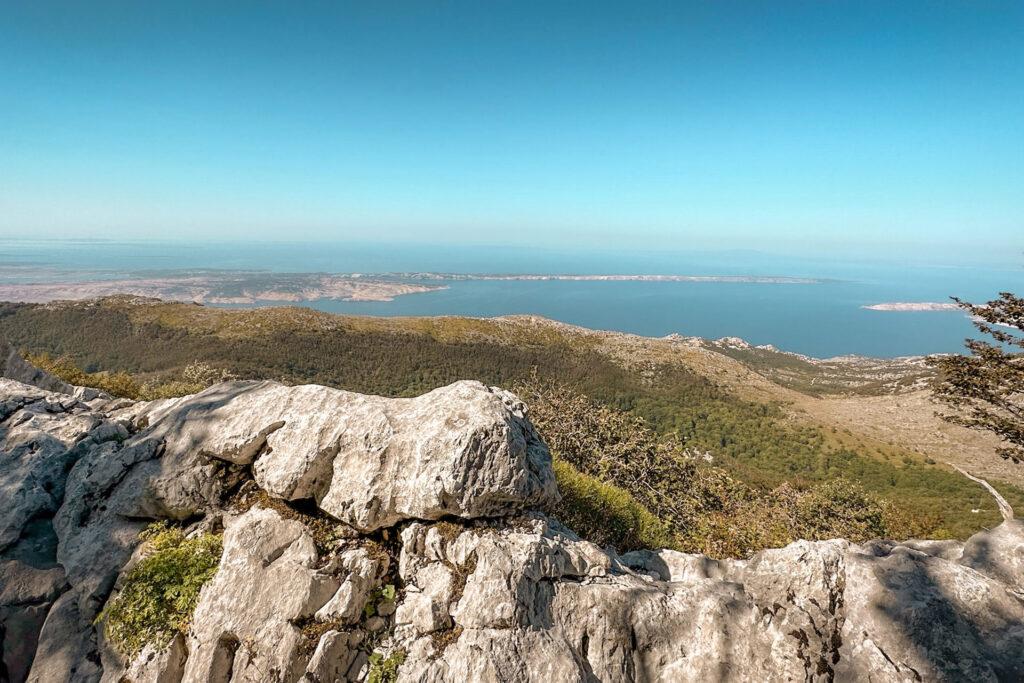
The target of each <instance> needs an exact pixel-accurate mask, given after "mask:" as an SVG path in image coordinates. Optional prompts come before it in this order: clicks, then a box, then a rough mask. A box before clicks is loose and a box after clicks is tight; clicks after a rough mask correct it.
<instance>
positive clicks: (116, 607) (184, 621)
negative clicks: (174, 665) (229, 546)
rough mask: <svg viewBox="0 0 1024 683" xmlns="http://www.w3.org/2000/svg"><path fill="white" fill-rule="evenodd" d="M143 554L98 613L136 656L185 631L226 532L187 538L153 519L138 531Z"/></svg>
mask: <svg viewBox="0 0 1024 683" xmlns="http://www.w3.org/2000/svg"><path fill="white" fill-rule="evenodd" d="M139 538H141V539H142V540H143V543H144V544H145V545H144V546H143V552H144V556H143V558H142V559H141V560H140V561H139V563H138V564H136V565H135V566H134V567H132V569H131V570H130V571H129V572H128V575H127V576H126V577H125V581H124V586H123V587H122V588H121V591H120V592H119V593H118V594H117V595H116V596H115V597H114V598H113V599H112V600H111V601H110V602H109V603H108V605H107V607H106V609H104V610H103V612H102V613H101V614H100V616H99V617H98V618H97V621H99V620H102V621H103V622H104V632H105V633H106V636H107V638H108V639H109V640H110V641H111V642H113V643H114V644H115V645H116V646H117V647H118V649H120V650H121V651H122V652H124V653H126V654H129V655H135V654H137V653H138V652H139V650H141V649H142V648H143V647H144V646H145V645H147V644H149V643H152V644H153V645H155V646H156V647H158V648H162V647H165V646H166V645H167V644H168V643H170V642H171V638H173V637H174V634H175V633H179V632H180V633H185V632H186V631H187V630H188V626H189V620H190V619H191V618H192V612H193V611H194V610H195V607H196V602H197V601H198V600H199V591H200V589H201V588H202V587H203V584H205V583H206V582H207V581H209V580H210V579H212V578H213V576H214V575H215V574H216V573H217V567H218V565H219V564H220V556H221V550H222V548H221V537H220V536H215V535H213V534H200V535H198V536H194V537H192V538H186V537H185V535H184V533H183V532H182V531H181V529H176V528H170V527H168V526H167V524H166V523H163V522H161V523H159V524H152V525H150V526H149V528H147V529H146V530H145V531H143V532H142V534H141V535H140V536H139Z"/></svg>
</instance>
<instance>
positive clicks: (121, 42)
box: [0, 0, 1024, 253]
mask: <svg viewBox="0 0 1024 683" xmlns="http://www.w3.org/2000/svg"><path fill="white" fill-rule="evenodd" d="M0 16H2V17H3V18H2V20H0V237H4V236H8V237H10V236H22V235H27V236H31V237H33V238H44V239H45V238H53V239H69V238H132V239H145V238H163V239H176V238H181V239H220V240H277V239H288V240H311V241H316V240H322V241H323V240H331V241H338V240H380V241H385V242H386V241H417V242H428V243H437V244H448V243H451V244H467V243H473V244H516V245H536V246H538V247H543V246H552V247H571V246H574V245H579V246H588V247H612V248H619V247H621V248H629V247H643V248H646V249H652V248H653V249H658V248H666V249H668V248H686V247H693V248H701V249H705V248H754V249H774V250H781V251H803V250H820V251H823V252H842V251H844V250H882V251H890V252H892V251H896V252H900V251H914V250H922V249H933V250H942V249H946V250H952V251H954V252H955V251H957V250H963V249H975V250H977V249H981V250H988V251H990V252H992V253H1006V252H1016V253H1021V252H1022V251H1024V3H1020V2H995V1H993V2H986V1H979V0H971V1H969V2H968V1H965V2H942V1H940V0H926V1H923V2H915V1H911V0H900V2H892V1H891V0H887V1H885V2H872V1H862V2H841V1H838V0H828V1H825V0H819V1H816V2H798V1H786V0H775V1H770V2H766V1H764V0H757V1H751V2H730V1H728V0H717V1H716V2H693V3H686V2H681V1H676V2H664V3H659V2H622V3H610V2H602V1H600V0H587V1H585V2H570V1H560V0H544V1H543V2H533V1H532V0H517V1H516V2H504V1H494V2H481V1H480V0H470V1H467V2H441V1H431V0H415V1H410V2H406V1H404V0H386V1H366V0H363V1H360V2H345V1H341V0H337V1H332V2H318V1H316V0H303V2H298V3H296V2H271V1H261V2H213V1H210V2H183V1H178V2H138V1H137V0H132V1H131V2H122V1H118V0H105V1H104V2H99V3H88V2H80V1H78V0H76V1H74V2H48V1H46V0H38V1H34V2H20V1H19V2H8V1H7V0H0Z"/></svg>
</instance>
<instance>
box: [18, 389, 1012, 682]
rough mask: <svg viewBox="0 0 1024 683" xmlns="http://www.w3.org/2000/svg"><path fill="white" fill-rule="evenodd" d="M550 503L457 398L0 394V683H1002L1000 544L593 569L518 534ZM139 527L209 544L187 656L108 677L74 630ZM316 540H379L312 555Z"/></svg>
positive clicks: (486, 414)
mask: <svg viewBox="0 0 1024 683" xmlns="http://www.w3.org/2000/svg"><path fill="white" fill-rule="evenodd" d="M250 470H251V472H252V477H253V479H254V480H255V484H254V483H253V482H252V481H251V480H249V479H248V474H247V473H248V472H249V471H250ZM243 481H244V482H246V483H245V486H246V487H254V486H255V485H256V484H258V485H259V486H260V487H262V489H263V493H261V494H260V495H259V497H258V498H257V499H249V500H248V502H247V503H246V505H248V504H251V503H253V501H254V500H255V505H254V506H252V507H250V508H248V509H246V507H245V505H241V506H240V507H233V505H232V504H229V502H228V501H229V494H230V495H234V492H235V491H236V490H237V489H238V488H239V487H240V486H241V485H242V484H243ZM553 481H554V480H553V475H552V472H551V466H550V456H549V454H548V452H547V450H546V448H544V446H543V444H542V442H541V441H540V438H539V437H538V436H537V434H536V432H535V431H534V430H533V428H532V426H530V423H529V421H528V420H527V419H526V416H525V414H524V411H523V407H522V404H521V403H519V402H518V400H517V399H515V397H513V396H512V395H511V394H508V393H507V392H504V391H501V390H499V389H488V388H487V387H485V386H483V385H482V384H479V383H475V382H459V383H456V384H454V385H452V386H450V387H445V388H443V389H439V390H437V391H434V392H431V393H429V394H425V395H424V396H421V397H419V398H416V399H384V398H380V397H369V396H360V395H357V394H351V393H349V392H342V391H337V390H333V389H327V388H324V387H284V386H282V385H279V384H275V383H272V382H262V383H253V382H231V383H225V384H221V385H217V386H215V387H211V388H210V389H208V390H207V391H204V392H202V393H200V394H197V395H195V396H190V397H183V398H180V399H171V400H164V401H154V402H151V403H132V402H125V401H112V400H109V399H107V398H104V397H102V396H93V397H91V398H89V397H88V396H87V394H86V393H84V392H78V394H77V397H75V396H71V395H68V394H60V393H53V392H48V391H45V390H42V389H39V388H36V387H32V386H28V385H25V384H21V383H18V382H13V381H10V380H3V379H0V496H3V500H4V503H5V511H4V512H5V514H4V515H3V516H2V517H0V619H2V623H0V640H2V650H3V657H4V659H3V668H0V678H3V677H4V676H6V677H7V678H9V679H10V680H12V681H15V682H16V683H21V682H22V681H24V680H26V679H27V680H30V681H38V682H40V683H51V682H57V683H61V682H64V681H88V682H89V683H94V682H96V681H102V682H103V683H116V682H117V681H121V680H122V679H125V678H126V679H129V680H132V681H135V682H136V683H138V682H139V681H154V682H160V683H165V682H171V681H174V682H175V683H176V682H177V681H188V682H189V683H191V682H193V681H197V682H206V681H231V682H233V683H239V682H243V681H244V682H249V681H253V682H255V681H266V680H279V681H297V680H303V681H306V682H307V683H316V682H318V681H319V682H321V683H323V682H324V681H357V680H358V681H362V680H365V679H366V677H367V676H368V672H369V669H370V664H369V659H368V653H370V652H373V651H379V652H382V653H391V652H403V653H405V661H404V663H403V664H402V666H401V668H400V671H399V680H401V681H434V682H441V681H466V680H474V681H517V682H530V681H539V682H543V683H549V682H551V681H562V680H572V681H576V680H580V681H597V680H608V681H702V682H703V681H705V680H707V681H718V680H758V681H762V680H763V681H789V680H805V681H826V680H840V681H859V680H876V681H904V680H906V681H911V680H913V681H918V680H937V681H945V680H950V681H952V680H963V679H971V680H975V679H976V680H978V681H1001V680H1024V579H1022V576H1024V522H1021V521H1019V520H1010V521H1007V522H1004V523H1003V524H1001V525H1000V526H998V527H996V528H994V529H992V530H989V531H985V532H982V533H980V534H976V535H975V536H973V537H972V538H971V539H969V540H968V541H967V542H966V543H960V542H956V541H907V542H904V543H895V542H888V541H875V542H872V543H867V544H863V545H855V544H851V543H849V542H846V541H842V540H832V541H821V542H807V541H799V542H797V543H793V544H791V545H789V546H787V547H785V548H779V549H773V550H766V551H763V552H761V553H758V554H757V555H755V556H754V557H752V558H750V559H748V560H714V559H710V558H707V557H704V556H700V555H689V554H685V553H679V552H674V551H670V550H651V551H636V552H632V553H627V554H626V555H623V556H621V557H620V556H617V555H616V554H614V552H612V551H605V550H602V549H601V548H599V547H597V546H596V545H594V544H593V543H589V542H587V541H584V540H581V539H580V538H578V537H577V536H576V535H575V534H574V533H573V532H572V531H570V530H569V529H566V528H565V527H563V526H562V525H561V524H559V523H558V522H557V521H556V520H553V519H550V518H548V517H546V516H545V515H544V514H542V513H541V512H536V511H532V512H531V511H530V510H531V509H534V508H537V507H540V506H543V505H547V504H550V503H551V502H552V501H554V500H555V498H556V496H557V494H556V492H555V491H554V483H553ZM268 496H270V497H269V498H268ZM275 496H276V497H277V498H283V499H286V500H290V501H293V503H291V507H289V505H288V504H286V503H285V502H284V501H282V500H274V499H273V497H275ZM524 511H526V512H524ZM442 517H444V518H445V521H444V522H441V523H427V522H429V521H431V520H436V519H439V518H442ZM480 517H488V518H490V519H489V520H485V521H481V520H478V519H475V518H480ZM156 519H160V520H176V521H178V522H180V523H182V524H183V525H185V526H186V528H187V530H189V531H199V530H205V531H207V532H214V533H219V532H220V531H221V529H223V549H224V550H223V556H222V558H221V562H220V565H219V567H218V569H217V572H216V574H215V576H214V578H213V579H212V580H210V581H209V582H208V583H207V584H206V585H205V586H203V588H202V590H201V592H200V594H199V599H198V604H197V606H196V609H195V612H194V614H193V615H192V620H191V627H190V629H189V632H188V633H187V634H182V635H178V636H176V637H175V638H173V639H172V641H171V644H170V645H169V646H168V647H167V648H164V649H163V650H159V651H157V650H155V649H154V648H152V647H147V648H145V649H144V650H143V651H142V652H141V653H140V654H139V655H138V656H136V657H133V658H130V659H129V658H127V657H126V656H125V655H123V654H122V653H119V652H117V651H116V650H115V649H114V648H113V646H112V645H111V644H110V643H108V642H107V641H106V640H105V637H104V635H103V633H102V628H101V627H100V626H95V625H94V620H95V618H96V615H97V614H98V613H99V611H100V609H101V608H102V607H103V605H104V604H105V603H106V602H107V601H108V600H109V599H110V597H111V595H112V591H113V590H114V587H115V586H116V585H118V583H117V582H118V581H119V580H121V581H122V583H123V580H124V577H125V576H126V573H127V572H128V571H129V570H130V568H131V567H132V566H133V563H134V562H135V561H136V560H137V559H138V558H139V557H140V555H141V552H142V551H140V550H139V547H138V546H139V540H138V534H139V532H140V531H141V530H142V529H143V528H145V526H146V525H147V524H148V523H149V522H150V521H151V520H156ZM335 520H341V521H343V522H346V523H347V524H349V525H351V526H352V527H356V528H357V529H359V530H361V531H362V532H363V533H367V532H371V531H373V532H376V531H377V530H378V529H381V528H386V529H385V531H380V532H379V534H378V535H377V536H376V538H377V539H378V541H376V542H371V541H369V540H368V539H365V538H360V537H358V534H357V533H356V532H354V531H353V530H352V529H351V528H349V527H345V528H343V529H342V530H341V532H340V533H339V534H338V535H335V536H330V537H328V538H327V540H326V541H325V538H324V534H325V533H331V532H330V529H333V528H335V527H338V526H340V525H338V524H337V523H336V521H335ZM399 524H400V525H401V526H398V527H397V528H387V527H392V526H394V525H399ZM307 525H308V526H307ZM325 528H326V529H327V530H328V531H327V532H325V531H324V529H325ZM397 533H400V535H401V543H400V544H399V543H397V542H396V537H395V534H397ZM314 536H315V537H316V538H317V542H314ZM318 543H319V545H318ZM399 547H400V551H398V550H396V548H399ZM396 552H397V553H398V557H397V566H396V565H395V564H394V563H393V560H394V556H393V555H392V556H390V557H389V556H388V554H387V553H392V554H394V553H396ZM396 571H397V573H398V576H397V577H395V576H394V574H395V572H396ZM382 583H394V584H396V585H397V586H399V587H400V590H399V591H398V595H397V597H396V600H395V601H394V602H390V601H382V600H379V599H377V598H375V597H374V596H375V595H379V594H375V593H374V591H375V590H376V589H377V588H379V587H380V586H381V584H382ZM371 600H372V601H374V602H375V607H376V611H377V613H376V614H375V615H371V616H370V617H368V618H367V617H366V616H365V613H364V608H365V607H366V605H367V604H368V603H369V602H370V601H371Z"/></svg>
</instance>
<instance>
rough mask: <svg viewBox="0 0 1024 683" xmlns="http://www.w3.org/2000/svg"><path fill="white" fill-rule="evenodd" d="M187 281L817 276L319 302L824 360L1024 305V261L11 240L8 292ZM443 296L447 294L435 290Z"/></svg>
mask: <svg viewBox="0 0 1024 683" xmlns="http://www.w3.org/2000/svg"><path fill="white" fill-rule="evenodd" d="M182 269H236V270H267V271H273V272H287V273H298V272H330V273H396V272H438V273H463V274H576V275H603V274H629V275H632V274H637V275H641V274H654V275H685V276H750V277H788V278H812V279H816V280H819V281H818V282H814V283H795V284H794V283H754V282H649V281H648V282H644V281H611V282H609V281H566V280H453V281H448V282H445V283H443V284H446V285H448V289H444V290H440V291H435V292H429V293H423V294H412V295H406V296H400V297H397V298H395V300H393V301H382V302H344V301H334V300H319V301H312V302H308V303H307V304H305V305H308V306H310V307H313V308H317V309H320V310H324V311H330V312H335V313H349V314H361V315H377V316H407V315H468V316H484V317H490V316H497V315H507V314H514V313H531V314H536V315H541V316H545V317H548V318H553V319H555V320H560V321H563V322H567V323H572V324H575V325H582V326H584V327H590V328H596V329H607V330H618V331H622V332H632V333H636V334H642V335H647V336H654V337H660V336H664V335H667V334H671V333H679V334H682V335H687V336H700V337H707V338H712V339H714V338H718V337H724V336H732V337H741V338H743V339H745V340H747V341H748V342H750V343H752V344H772V345H774V346H776V347H778V348H780V349H783V350H786V351H794V352H797V353H802V354H806V355H810V356H815V357H822V358H823V357H830V356H837V355H844V354H861V355H869V356H879V357H893V356H905V355H920V354H927V353H938V352H958V351H961V350H962V349H963V341H964V338H965V337H968V336H973V335H974V332H975V331H974V328H973V326H972V325H971V322H970V320H968V319H967V318H966V317H965V316H964V315H963V314H962V313H961V312H958V311H911V312H892V311H874V310H868V309H865V308H863V306H866V305H871V304H877V303H884V302H945V301H948V300H949V297H950V296H958V297H961V298H963V299H967V300H970V301H974V302H984V301H987V300H989V299H993V298H995V297H997V296H998V294H999V292H1001V291H1011V292H1016V293H1018V294H1024V255H1021V256H1020V258H1019V259H1017V260H1016V262H1015V260H1014V259H1013V258H1008V259H1007V260H1006V261H1005V262H1003V263H1002V265H1000V266H998V267H992V266H985V265H983V264H979V263H962V262H957V260H956V259H955V258H954V259H950V258H946V259H938V258H931V259H914V260H909V259H902V260H901V259H886V258H884V257H878V258H870V257H863V256H861V257H857V258H843V257H834V256H832V257H811V256H792V255H784V254H771V253H764V252H754V251H742V250H733V251H700V252H698V251H691V252H685V251H679V252H670V251H657V252H653V251H643V250H635V251H622V250H618V251H613V250H600V249H589V248H581V249H576V250H568V249H560V250H553V249H547V250H545V249H528V248H522V247H514V248H513V247H509V248H502V247H451V246H441V247H439V246H431V245H410V244H401V245H396V244H263V243H256V244H251V243H241V242H236V243H204V244H196V243H175V242H117V241H102V240H85V241H70V240H62V241H39V240H0V281H23V282H32V281H43V280H58V281H59V280H62V279H82V278H97V279H100V278H102V279H108V278H111V277H130V276H135V275H139V274H149V273H153V272H155V271H175V270H182ZM431 283H432V284H438V283H436V282H431Z"/></svg>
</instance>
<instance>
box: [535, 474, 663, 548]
mask: <svg viewBox="0 0 1024 683" xmlns="http://www.w3.org/2000/svg"><path fill="white" fill-rule="evenodd" d="M554 468H555V481H556V482H557V483H558V490H559V491H560V492H561V494H562V500H561V501H560V502H559V503H558V505H557V506H556V507H555V509H554V510H552V512H553V513H554V515H555V516H556V517H557V518H558V519H559V520H560V521H561V522H562V523H563V524H565V525H566V526H568V527H569V528H571V529H572V530H573V531H575V532H576V533H578V534H579V535H580V536H582V537H583V538H586V539H587V540H589V541H593V542H594V543H597V544H598V545H600V546H603V547H607V546H609V545H610V546H614V547H615V549H616V550H617V551H618V552H620V553H622V552H629V551H631V550H639V549H641V548H677V546H678V543H677V541H676V539H675V538H674V537H673V536H672V534H671V533H670V532H669V530H668V528H667V527H666V526H665V524H664V523H663V522H662V521H661V520H659V519H658V518H657V517H655V516H654V515H653V514H651V511H650V510H648V509H647V508H645V507H644V506H643V505H641V504H640V503H638V502H637V501H636V499H635V498H633V496H631V495H629V493H627V492H626V491H624V490H622V489H621V488H619V487H618V486H615V485H614V484H606V483H604V482H601V481H599V480H597V479H595V478H594V477H590V476H587V475H586V474H581V473H580V472H578V471H576V469H575V468H574V467H573V466H572V465H570V464H569V463H567V462H564V461H562V460H555V462H554Z"/></svg>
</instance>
